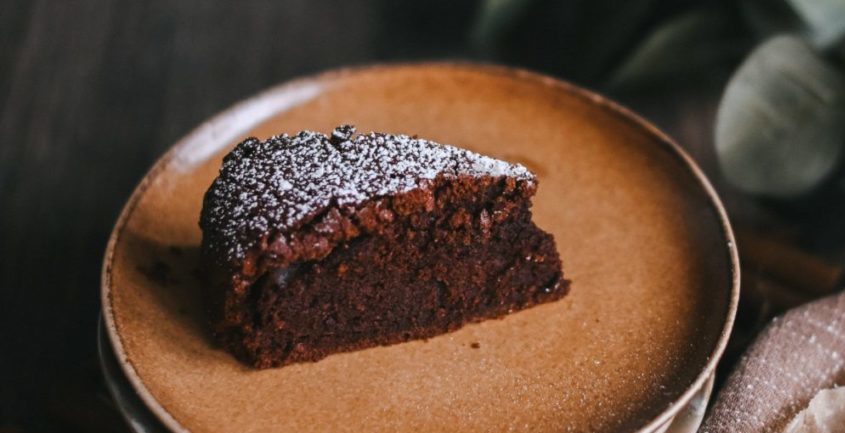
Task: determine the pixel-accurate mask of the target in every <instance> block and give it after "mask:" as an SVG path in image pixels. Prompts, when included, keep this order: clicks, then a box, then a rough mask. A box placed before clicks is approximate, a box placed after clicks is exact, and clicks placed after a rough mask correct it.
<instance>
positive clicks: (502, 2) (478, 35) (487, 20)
mask: <svg viewBox="0 0 845 433" xmlns="http://www.w3.org/2000/svg"><path fill="white" fill-rule="evenodd" d="M533 1H534V0H483V1H482V2H481V5H480V6H479V9H478V15H477V16H476V18H475V22H474V24H473V27H472V30H471V32H470V38H471V42H472V44H473V45H474V46H475V47H476V48H478V49H481V50H487V51H489V50H491V49H492V46H493V45H495V43H496V41H497V40H498V39H499V38H500V37H501V36H502V34H503V33H505V32H506V31H507V30H508V29H509V28H510V27H511V26H513V23H514V22H515V21H517V20H518V19H519V18H521V17H522V12H523V11H524V10H525V8H526V7H528V5H530V4H531V3H532V2H533Z"/></svg>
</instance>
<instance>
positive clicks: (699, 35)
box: [608, 8, 748, 89]
mask: <svg viewBox="0 0 845 433" xmlns="http://www.w3.org/2000/svg"><path fill="white" fill-rule="evenodd" d="M733 25H734V23H733V22H732V20H731V19H730V18H729V17H728V16H727V11H725V10H723V9H718V8H701V9H695V10H691V11H688V12H686V13H683V14H681V15H679V16H677V17H675V18H674V19H671V20H669V21H667V22H666V23H665V24H663V25H661V26H659V27H657V28H656V29H655V30H654V31H653V32H652V33H651V34H649V35H648V36H647V37H646V38H645V40H644V41H643V42H642V43H640V44H639V46H638V47H637V48H636V49H635V50H634V51H633V52H632V53H631V55H629V56H628V58H627V59H626V60H625V62H623V63H622V65H621V66H620V67H619V68H618V69H617V70H616V71H615V72H614V74H613V76H612V77H611V79H610V82H609V83H608V85H609V86H610V87H611V88H616V89H618V88H622V87H627V86H633V85H637V84H643V83H649V82H654V81H657V80H661V79H665V78H671V77H672V76H675V75H678V74H682V73H685V72H688V71H695V70H701V68H704V67H707V66H709V65H713V64H719V63H724V61H725V60H726V59H739V58H740V56H741V55H742V53H744V52H745V50H747V49H748V46H747V43H746V42H745V41H738V40H737V37H736V35H735V34H734V33H735V32H734V31H733V29H732V26H733ZM690 53H694V55H690Z"/></svg>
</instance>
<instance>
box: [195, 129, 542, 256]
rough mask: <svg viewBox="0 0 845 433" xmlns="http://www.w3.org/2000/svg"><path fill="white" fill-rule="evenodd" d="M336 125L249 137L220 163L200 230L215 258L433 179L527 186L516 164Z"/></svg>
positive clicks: (241, 251) (526, 176)
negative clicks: (488, 179) (336, 209)
mask: <svg viewBox="0 0 845 433" xmlns="http://www.w3.org/2000/svg"><path fill="white" fill-rule="evenodd" d="M354 132H355V129H354V128H353V127H351V126H348V125H344V126H340V127H338V128H336V129H335V130H334V131H333V132H332V134H331V138H329V137H327V136H325V135H323V134H320V133H317V132H311V131H302V132H300V133H299V134H297V135H295V136H288V135H286V134H285V135H281V136H276V137H271V138H270V139H268V140H267V141H264V142H261V141H259V140H257V139H255V138H249V139H247V140H246V141H244V142H243V143H241V144H239V145H238V146H237V147H236V148H235V149H234V150H233V151H232V152H231V153H230V154H229V155H227V156H226V158H224V160H223V166H222V168H221V169H220V176H219V177H218V178H217V179H215V180H214V183H213V184H212V186H211V188H210V189H209V190H208V192H207V193H206V196H205V201H204V203H203V213H202V217H201V221H200V225H201V226H202V228H203V231H204V234H205V236H208V237H209V239H210V241H211V242H210V243H209V244H208V247H210V248H212V249H213V250H216V251H215V253H216V254H215V255H217V256H218V257H221V258H223V257H225V258H226V259H227V260H228V261H237V260H239V259H243V257H244V255H245V253H246V251H247V250H249V248H251V247H252V246H253V245H254V244H255V242H257V241H258V239H259V238H260V236H261V234H262V233H265V232H267V231H270V230H274V231H275V230H278V231H285V230H289V229H295V228H296V227H297V226H298V225H299V224H301V223H304V222H307V220H309V219H310V218H311V217H313V216H314V215H317V214H319V213H321V212H323V211H324V210H326V209H327V208H329V207H331V206H354V205H357V204H360V203H362V202H364V201H366V200H368V199H371V198H374V197H381V196H387V195H392V194H401V193H403V192H407V191H410V190H412V189H415V188H417V187H420V186H421V184H422V183H423V182H425V181H426V180H432V179H434V178H435V177H437V176H444V177H447V178H448V177H454V176H458V175H465V176H466V175H468V176H479V177H481V176H493V177H501V176H509V177H514V178H516V179H517V180H526V181H531V182H533V181H534V176H533V175H532V174H531V173H530V172H529V171H528V170H527V169H526V168H525V167H523V166H522V165H519V164H510V163H507V162H505V161H500V160H497V159H493V158H490V157H486V156H483V155H479V154H477V153H474V152H470V151H468V150H464V149H459V148H457V147H453V146H448V145H441V144H438V143H434V142H431V141H428V140H422V139H418V138H413V137H409V136H407V135H393V134H381V133H373V132H371V133H369V134H362V135H354Z"/></svg>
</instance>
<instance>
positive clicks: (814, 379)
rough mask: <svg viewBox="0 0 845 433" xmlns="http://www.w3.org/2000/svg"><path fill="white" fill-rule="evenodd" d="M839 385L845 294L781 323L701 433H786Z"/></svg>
mask: <svg viewBox="0 0 845 433" xmlns="http://www.w3.org/2000/svg"><path fill="white" fill-rule="evenodd" d="M837 385H845V293H841V294H838V295H834V296H831V297H827V298H824V299H821V300H818V301H815V302H813V303H810V304H807V305H804V306H801V307H798V308H795V309H793V310H790V311H789V312H787V313H786V314H784V315H783V316H781V317H777V318H775V319H774V320H773V321H772V323H771V324H770V325H769V326H768V327H767V328H766V329H765V330H763V332H762V333H761V334H760V335H759V336H758V337H757V340H756V341H755V342H754V343H753V344H752V345H751V347H749V349H748V351H747V352H746V353H745V355H743V357H742V359H741V360H740V361H739V363H738V364H737V367H736V369H735V370H734V372H733V373H732V374H731V376H730V377H729V378H728V380H727V382H726V383H725V386H724V387H723V388H722V391H721V392H720V393H719V395H718V397H717V399H716V401H715V403H714V404H713V407H712V409H711V412H710V414H709V415H708V417H707V419H705V421H704V424H703V425H702V427H701V430H699V431H700V432H701V433H736V432H743V433H781V432H783V431H784V429H785V428H786V427H787V425H788V424H789V423H790V422H791V421H792V420H793V418H795V417H796V415H797V414H798V413H799V412H801V411H802V410H803V409H805V408H807V406H808V405H809V403H810V400H811V399H813V397H814V396H815V395H816V394H818V393H819V391H821V390H824V389H829V388H834V387H835V386H837ZM833 431H840V430H833ZM841 431H843V432H845V426H842V430H841Z"/></svg>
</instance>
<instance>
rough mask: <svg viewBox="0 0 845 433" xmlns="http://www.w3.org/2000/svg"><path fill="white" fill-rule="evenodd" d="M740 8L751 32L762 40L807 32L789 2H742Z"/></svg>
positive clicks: (748, 0)
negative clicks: (780, 35) (778, 35)
mask: <svg viewBox="0 0 845 433" xmlns="http://www.w3.org/2000/svg"><path fill="white" fill-rule="evenodd" d="M739 6H740V10H741V11H742V14H743V16H744V17H745V20H746V22H747V23H748V25H749V26H750V27H751V30H752V31H753V32H754V34H755V35H756V36H757V37H758V38H760V39H766V38H768V37H770V36H774V35H776V34H779V33H786V32H796V33H797V32H803V31H804V30H805V25H804V22H803V21H802V20H801V17H799V16H798V14H797V13H796V12H795V9H794V8H793V7H792V6H791V5H790V4H789V3H787V0H741V1H740V3H739Z"/></svg>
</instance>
